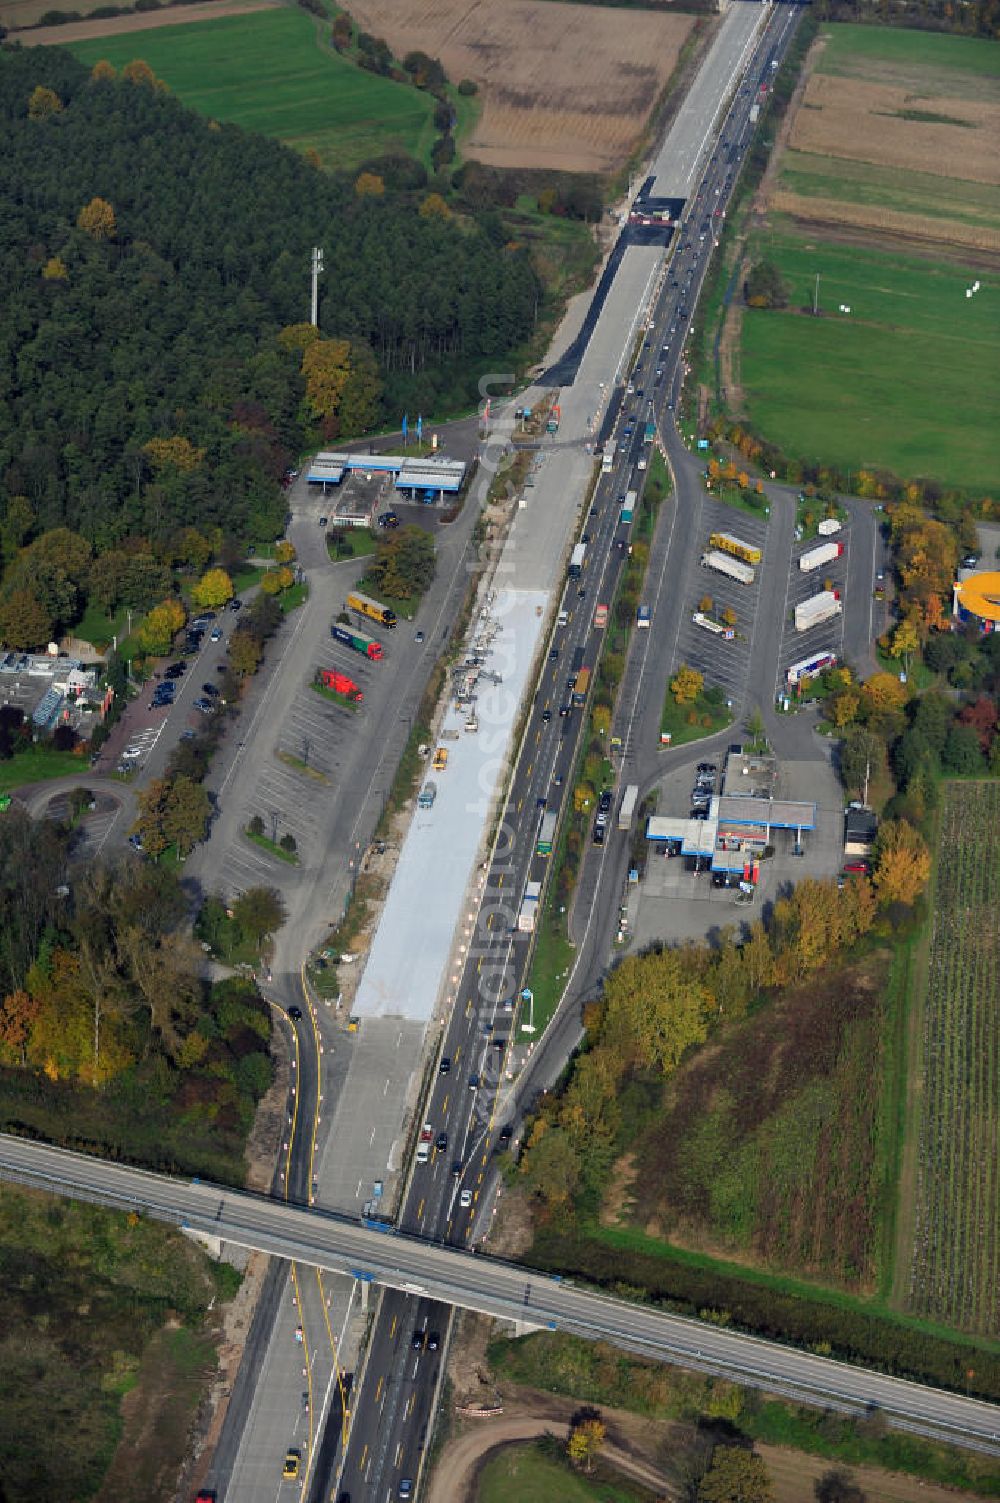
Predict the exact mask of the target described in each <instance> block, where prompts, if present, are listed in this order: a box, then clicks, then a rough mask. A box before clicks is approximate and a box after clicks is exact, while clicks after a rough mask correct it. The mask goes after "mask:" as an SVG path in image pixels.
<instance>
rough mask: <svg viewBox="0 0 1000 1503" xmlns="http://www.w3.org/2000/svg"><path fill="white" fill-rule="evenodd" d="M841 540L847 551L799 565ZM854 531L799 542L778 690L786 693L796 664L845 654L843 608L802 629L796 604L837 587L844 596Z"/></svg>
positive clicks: (794, 555) (786, 612)
mask: <svg viewBox="0 0 1000 1503" xmlns="http://www.w3.org/2000/svg"><path fill="white" fill-rule="evenodd" d="M827 541H829V542H831V543H836V544H841V545H842V546H843V552H842V554H841V555H840V557H839V558H836V559H832V560H830V561H828V562H826V563H824V564H823V565H822V566H820V567H819V568H816V569H812V570H809V571H804V570H803V569H801V568H800V566H799V560H800V559H801V558H802V557H803V555H805V554H808V553H810V552H811V551H812V550H813V549H815V548H817V547H818V546H820V545H822V544H824V543H826V542H827ZM850 551H851V534H850V527H849V526H845V527H843V528H842V529H841V531H840V532H838V533H837V535H836V537H835V538H832V539H829V540H828V539H825V538H815V537H814V538H811V539H809V540H807V541H805V542H801V543H796V544H795V546H794V548H793V549H792V557H791V560H790V563H789V568H788V582H787V588H786V594H785V608H784V620H783V625H782V635H781V650H780V653H779V656H778V672H777V681H776V692H777V693H779V694H780V693H783V692H785V690H786V689H787V686H788V679H787V675H788V670H789V668H790V667H792V666H793V665H794V664H797V663H802V662H804V661H805V660H806V659H809V658H815V657H818V656H820V655H821V654H824V653H830V654H832V655H833V656H834V657H836V658H842V656H843V650H844V617H843V613H842V611H840V612H838V613H837V614H836V615H832V616H830V617H828V618H827V619H826V620H825V621H820V622H817V624H816V625H815V626H809V627H806V628H805V629H804V630H800V629H799V628H798V627H797V626H796V623H795V608H796V606H799V607H801V606H802V604H803V603H804V602H805V601H807V600H810V599H811V598H812V597H814V596H816V595H819V594H820V593H821V592H825V591H828V590H833V591H835V592H836V593H837V594H838V595H840V596H841V598H843V597H844V595H845V592H846V586H847V577H848V569H849V565H850Z"/></svg>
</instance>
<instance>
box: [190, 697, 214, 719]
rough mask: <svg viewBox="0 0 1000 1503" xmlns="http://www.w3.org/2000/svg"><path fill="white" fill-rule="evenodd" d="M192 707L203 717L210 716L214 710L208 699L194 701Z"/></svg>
mask: <svg viewBox="0 0 1000 1503" xmlns="http://www.w3.org/2000/svg"><path fill="white" fill-rule="evenodd" d="M194 707H195V709H196V710H200V711H201V713H202V714H203V715H211V713H212V711H213V709H214V708H215V706H214V705H213V704H212V701H211V700H210V699H196V700H195V702H194Z"/></svg>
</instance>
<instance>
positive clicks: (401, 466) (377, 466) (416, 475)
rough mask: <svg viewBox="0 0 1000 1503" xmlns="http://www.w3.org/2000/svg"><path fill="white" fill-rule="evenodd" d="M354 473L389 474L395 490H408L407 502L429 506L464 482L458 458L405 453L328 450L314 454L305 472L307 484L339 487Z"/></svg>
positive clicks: (463, 466) (452, 492) (459, 487)
mask: <svg viewBox="0 0 1000 1503" xmlns="http://www.w3.org/2000/svg"><path fill="white" fill-rule="evenodd" d="M355 471H357V472H359V473H363V474H365V475H393V476H394V477H395V485H396V489H397V491H409V492H410V496H409V499H410V500H413V501H425V502H427V503H433V502H436V501H443V500H444V498H445V496H457V494H458V492H459V491H460V490H461V488H462V482H463V481H464V479H465V465H464V464H463V462H462V461H461V460H460V459H442V458H439V457H438V456H437V455H430V456H426V457H423V458H421V457H420V456H419V455H406V454H352V453H347V452H344V453H337V452H332V451H327V452H323V453H320V454H316V455H315V456H314V457H313V459H312V461H311V462H310V465H309V468H308V470H307V471H306V479H307V481H308V482H309V484H310V485H321V486H322V487H323V493H324V495H325V494H326V490H327V487H328V486H331V485H339V484H340V483H341V481H342V480H343V478H344V476H345V475H350V474H353V473H354V472H355Z"/></svg>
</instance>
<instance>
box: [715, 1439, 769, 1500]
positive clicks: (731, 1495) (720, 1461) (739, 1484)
mask: <svg viewBox="0 0 1000 1503" xmlns="http://www.w3.org/2000/svg"><path fill="white" fill-rule="evenodd" d="M773 1498H774V1490H773V1489H772V1487H771V1478H770V1476H769V1475H768V1471H767V1467H766V1466H765V1465H764V1462H763V1460H762V1459H761V1457H759V1456H758V1455H757V1454H756V1452H754V1451H747V1450H744V1448H743V1447H742V1446H716V1448H715V1450H714V1451H713V1453H712V1464H711V1466H710V1467H709V1469H708V1471H707V1472H706V1473H705V1475H704V1477H702V1479H701V1481H700V1483H699V1484H698V1503H772V1500H773Z"/></svg>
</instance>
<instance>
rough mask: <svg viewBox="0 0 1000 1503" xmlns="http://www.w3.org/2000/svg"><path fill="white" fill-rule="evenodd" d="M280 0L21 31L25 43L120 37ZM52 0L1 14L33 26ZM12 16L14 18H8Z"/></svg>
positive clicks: (220, 0) (225, 2)
mask: <svg viewBox="0 0 1000 1503" xmlns="http://www.w3.org/2000/svg"><path fill="white" fill-rule="evenodd" d="M275 6H276V0H205V3H204V4H202V5H176V6H173V7H172V8H171V9H169V10H154V11H143V12H142V13H141V14H139V15H134V16H105V17H102V18H101V19H100V20H97V21H71V22H69V23H68V24H67V25H66V26H40V27H38V28H37V29H36V30H34V31H24V32H19V33H18V38H17V40H18V41H19V42H20V44H21V46H22V47H52V46H55V45H57V44H58V43H62V42H86V41H88V40H90V38H92V37H117V36H124V35H127V34H128V33H129V32H133V31H151V30H153V28H154V27H158V26H186V25H187V24H188V23H189V22H191V21H218V20H219V18H220V17H222V16H245V15H247V14H249V12H250V11H255V10H274V9H275ZM51 9H52V5H51V3H50V0H30V3H28V4H24V5H22V4H19V3H18V0H14V3H12V4H7V5H4V7H3V9H2V10H0V17H2V19H3V20H4V21H5V23H6V24H7V25H8V26H10V27H11V28H15V27H18V26H31V25H33V23H34V21H35V19H36V18H37V17H38V16H42V15H44V14H45V12H46V11H47V10H51ZM8 17H11V19H9V20H8Z"/></svg>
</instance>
